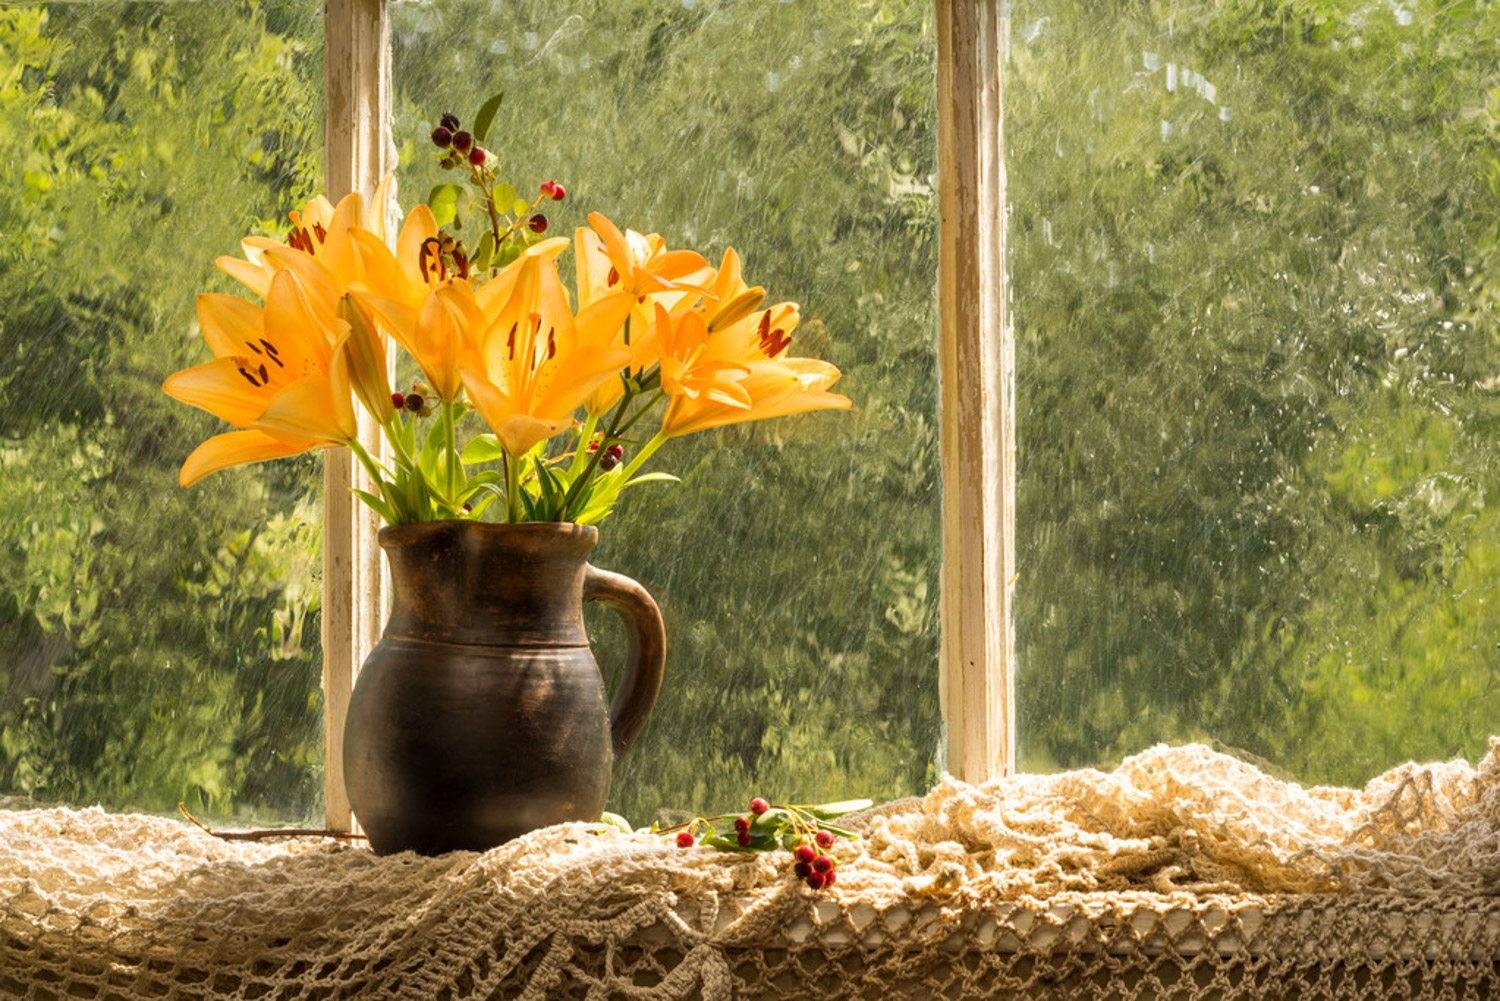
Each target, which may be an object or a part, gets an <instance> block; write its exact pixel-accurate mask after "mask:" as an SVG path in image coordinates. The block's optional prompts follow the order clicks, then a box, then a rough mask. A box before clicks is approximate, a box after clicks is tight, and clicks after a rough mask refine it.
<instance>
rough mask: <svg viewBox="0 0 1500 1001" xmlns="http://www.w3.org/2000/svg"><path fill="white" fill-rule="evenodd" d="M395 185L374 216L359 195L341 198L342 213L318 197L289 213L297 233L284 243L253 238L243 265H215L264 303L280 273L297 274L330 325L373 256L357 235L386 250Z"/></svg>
mask: <svg viewBox="0 0 1500 1001" xmlns="http://www.w3.org/2000/svg"><path fill="white" fill-rule="evenodd" d="M390 184H391V178H390V177H387V178H386V179H385V180H383V181H381V182H380V187H378V188H377V189H376V191H375V197H374V199H373V202H374V204H373V206H372V210H371V211H366V208H365V204H364V200H363V199H362V198H361V197H360V195H359V192H357V191H356V192H351V193H350V194H348V195H346V196H345V197H344V198H342V199H341V200H340V201H339V203H338V206H337V207H335V206H333V205H331V204H330V203H329V201H328V199H326V198H324V197H323V196H322V195H319V196H317V197H316V198H314V199H312V200H311V201H310V202H308V203H307V205H306V206H305V207H304V208H303V209H302V211H301V212H296V211H293V212H291V213H289V217H290V219H291V221H292V228H291V231H290V232H289V233H288V235H287V240H286V242H285V243H282V242H280V241H277V240H269V239H266V238H265V237H260V236H249V237H246V238H245V239H244V240H242V241H240V246H241V247H242V248H243V249H244V252H245V259H244V260H240V259H238V258H234V257H220V258H219V259H218V261H217V262H216V263H217V264H218V266H219V268H220V270H222V271H224V272H225V273H226V274H228V275H229V276H230V277H232V278H234V279H236V280H237V281H239V282H240V283H241V284H243V285H244V286H245V287H246V288H248V289H250V291H252V292H254V293H255V294H256V295H258V296H260V297H261V298H262V299H264V298H265V296H266V293H267V292H268V291H269V290H270V287H271V279H272V277H274V276H275V274H276V272H278V271H282V270H286V269H291V270H294V271H296V272H297V274H298V276H299V277H301V278H302V279H303V284H304V285H305V286H306V287H307V289H308V291H309V292H310V293H311V294H312V296H313V300H314V302H315V304H316V306H317V308H318V309H319V311H320V313H321V315H322V318H323V320H324V321H325V322H328V323H331V322H332V319H333V315H334V311H335V309H336V307H337V302H338V297H339V296H340V295H342V294H343V293H344V292H345V291H347V290H348V289H349V287H350V286H351V285H353V284H355V283H356V282H358V281H360V280H361V279H362V278H363V277H364V274H365V270H366V268H365V257H366V254H367V252H368V251H367V248H366V247H364V246H363V245H361V243H360V242H359V241H358V240H357V238H356V236H355V234H356V233H358V232H367V233H369V234H371V235H372V236H373V237H374V239H375V241H376V242H378V243H379V244H380V245H381V246H382V247H384V245H385V232H386V227H385V204H386V197H387V192H388V191H389V189H390ZM387 254H389V251H387Z"/></svg>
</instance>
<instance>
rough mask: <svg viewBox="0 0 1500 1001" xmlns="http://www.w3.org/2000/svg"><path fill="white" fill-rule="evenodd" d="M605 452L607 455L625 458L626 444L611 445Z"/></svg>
mask: <svg viewBox="0 0 1500 1001" xmlns="http://www.w3.org/2000/svg"><path fill="white" fill-rule="evenodd" d="M605 454H606V455H612V456H614V457H615V458H616V459H623V458H625V446H624V445H611V446H609V448H608V449H606V450H605Z"/></svg>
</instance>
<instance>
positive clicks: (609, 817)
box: [599, 810, 635, 834]
mask: <svg viewBox="0 0 1500 1001" xmlns="http://www.w3.org/2000/svg"><path fill="white" fill-rule="evenodd" d="M599 823H601V824H608V825H609V826H610V827H616V828H619V829H620V830H622V831H624V832H625V833H626V834H634V833H635V828H633V827H631V826H630V821H628V820H626V819H625V818H624V817H622V816H620V815H619V814H618V813H610V812H609V811H608V810H606V811H604V812H603V813H602V814H600V815H599Z"/></svg>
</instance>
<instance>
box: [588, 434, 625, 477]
mask: <svg viewBox="0 0 1500 1001" xmlns="http://www.w3.org/2000/svg"><path fill="white" fill-rule="evenodd" d="M599 444H600V443H599V439H598V438H595V439H593V440H592V441H590V442H589V444H588V453H589V454H590V455H593V454H594V453H595V452H597V451H599ZM624 458H625V446H624V445H621V444H620V443H619V442H616V443H615V444H613V445H611V446H609V448H606V449H605V450H604V454H603V455H601V456H599V469H600V470H601V471H603V472H606V473H607V472H609V471H610V470H611V469H614V468H615V467H616V466H618V465H619V464H620V461H621V460H622V459H624Z"/></svg>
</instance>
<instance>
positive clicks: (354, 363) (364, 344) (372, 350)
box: [338, 295, 395, 423]
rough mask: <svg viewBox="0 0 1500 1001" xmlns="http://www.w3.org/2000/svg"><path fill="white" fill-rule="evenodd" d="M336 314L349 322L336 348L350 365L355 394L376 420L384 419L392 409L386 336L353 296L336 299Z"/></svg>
mask: <svg viewBox="0 0 1500 1001" xmlns="http://www.w3.org/2000/svg"><path fill="white" fill-rule="evenodd" d="M338 317H339V319H340V320H343V321H344V322H345V323H347V324H348V325H349V333H348V334H347V335H346V336H345V337H344V339H343V341H341V342H340V345H339V348H338V350H339V351H341V352H342V353H343V354H344V357H345V360H346V363H347V364H348V367H349V383H350V385H351V386H352V387H353V389H354V395H355V396H357V397H359V402H361V403H363V404H364V405H365V409H366V410H368V411H369V412H370V413H371V415H373V416H374V418H375V419H376V420H377V421H380V422H381V423H384V422H385V421H387V420H389V419H390V418H391V416H392V415H393V414H394V413H395V408H394V407H393V406H392V405H391V404H392V400H391V379H390V375H389V373H388V372H387V371H386V364H385V356H386V351H385V338H384V337H383V336H382V335H381V333H380V330H379V329H378V328H377V327H376V326H375V321H374V320H373V319H372V318H371V317H370V315H369V313H368V312H366V311H365V308H364V307H363V306H361V305H359V304H358V303H356V302H355V301H354V298H353V297H352V296H348V295H346V296H344V297H343V298H342V299H340V300H339V306H338Z"/></svg>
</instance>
